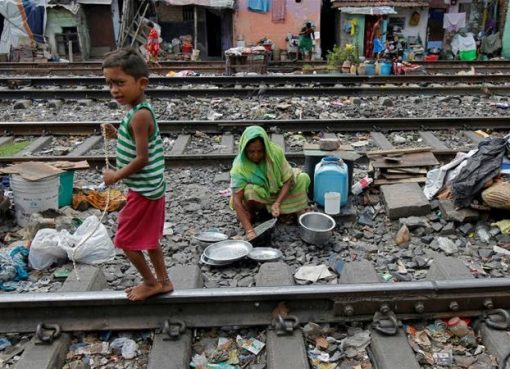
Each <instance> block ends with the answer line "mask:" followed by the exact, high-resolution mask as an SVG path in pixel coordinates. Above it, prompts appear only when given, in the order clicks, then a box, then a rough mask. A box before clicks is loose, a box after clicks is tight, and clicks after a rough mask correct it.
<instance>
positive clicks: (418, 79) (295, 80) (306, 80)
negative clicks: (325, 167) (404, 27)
mask: <svg viewBox="0 0 510 369" xmlns="http://www.w3.org/2000/svg"><path fill="white" fill-rule="evenodd" d="M508 82H510V74H477V75H401V76H354V75H349V74H344V75H327V74H324V75H313V74H310V75H259V76H242V77H236V76H199V77H161V76H156V77H151V78H150V83H151V85H162V86H174V85H185V84H195V85H196V84H207V85H216V86H235V85H238V86H239V85H240V86H246V85H260V84H269V85H283V84H321V85H336V84H361V83H364V84H403V83H420V84H424V83H478V84H479V83H508ZM48 85H57V86H62V85H70V86H77V85H78V86H98V85H105V79H104V78H103V77H97V76H92V77H1V78H0V86H7V87H9V88H12V89H14V88H18V87H20V86H31V87H40V86H48Z"/></svg>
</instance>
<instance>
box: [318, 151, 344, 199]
mask: <svg viewBox="0 0 510 369" xmlns="http://www.w3.org/2000/svg"><path fill="white" fill-rule="evenodd" d="M348 173H349V172H348V169H347V164H345V163H344V162H343V160H342V159H339V158H337V157H334V156H326V157H325V158H323V159H322V160H321V161H320V163H319V164H317V165H316V166H315V174H314V176H313V182H314V187H313V199H314V201H315V202H316V203H317V204H319V205H320V206H324V202H325V201H324V196H325V194H326V192H338V193H340V206H344V205H345V204H346V203H347V197H348V196H349V187H348V185H349V174H348Z"/></svg>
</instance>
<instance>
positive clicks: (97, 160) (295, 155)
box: [0, 151, 457, 168]
mask: <svg viewBox="0 0 510 369" xmlns="http://www.w3.org/2000/svg"><path fill="white" fill-rule="evenodd" d="M434 153H435V154H437V155H448V156H453V155H455V154H456V153H457V151H447V152H438V153H436V152H434ZM285 156H286V157H287V159H289V160H291V161H293V162H297V163H302V162H303V161H304V159H305V157H304V154H303V152H302V151H299V152H287V153H285ZM234 158H235V154H221V153H215V152H211V153H204V154H181V155H165V163H166V165H167V167H171V168H177V167H190V166H214V165H219V164H222V165H228V166H230V165H231V164H232V160H234ZM83 160H86V161H87V162H88V163H89V165H90V166H91V167H92V168H101V167H103V166H104V160H105V158H104V156H103V155H85V156H65V155H58V156H57V155H55V156H50V155H44V156H19V157H18V156H1V157H0V164H3V165H5V164H10V163H21V162H27V161H44V162H55V161H72V162H78V161H83ZM109 160H110V162H112V163H114V162H115V160H116V158H115V156H109Z"/></svg>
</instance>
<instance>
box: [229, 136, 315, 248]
mask: <svg viewBox="0 0 510 369" xmlns="http://www.w3.org/2000/svg"><path fill="white" fill-rule="evenodd" d="M230 178H231V184H230V187H231V188H232V197H231V199H230V206H231V208H233V209H234V210H235V211H236V214H237V218H238V219H239V221H240V222H241V225H242V226H243V228H244V230H245V232H246V239H247V240H251V239H253V238H255V236H256V234H255V230H254V228H253V221H254V220H255V217H256V215H257V212H259V211H264V212H265V211H267V212H268V213H270V214H271V215H272V216H273V217H280V220H281V221H283V222H284V223H291V222H293V221H294V219H293V218H295V216H296V215H299V214H302V213H304V212H305V211H306V209H307V207H308V196H307V191H308V187H309V186H310V177H309V176H308V174H306V173H303V172H301V171H300V170H299V169H293V168H292V167H291V166H290V164H289V162H288V161H287V159H286V158H285V154H284V152H283V149H282V148H281V147H280V146H278V145H277V144H275V143H273V142H271V140H270V139H269V136H268V135H267V133H266V131H264V129H263V128H262V127H259V126H250V127H248V128H246V129H245V131H244V132H243V134H242V136H241V139H240V140H239V154H238V155H237V157H236V158H235V160H234V164H233V165H232V169H231V171H230Z"/></svg>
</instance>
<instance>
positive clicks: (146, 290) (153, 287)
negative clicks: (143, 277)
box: [126, 282, 167, 301]
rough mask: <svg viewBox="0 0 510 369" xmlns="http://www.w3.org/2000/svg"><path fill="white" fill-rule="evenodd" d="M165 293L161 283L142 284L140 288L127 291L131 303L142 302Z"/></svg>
mask: <svg viewBox="0 0 510 369" xmlns="http://www.w3.org/2000/svg"><path fill="white" fill-rule="evenodd" d="M164 292H167V291H163V286H162V285H161V283H159V282H156V283H155V284H145V283H141V284H139V285H138V286H135V287H131V288H128V289H126V293H127V298H128V299H129V300H131V301H142V300H145V299H148V298H149V297H151V296H154V295H157V294H160V293H164Z"/></svg>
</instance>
